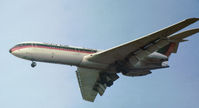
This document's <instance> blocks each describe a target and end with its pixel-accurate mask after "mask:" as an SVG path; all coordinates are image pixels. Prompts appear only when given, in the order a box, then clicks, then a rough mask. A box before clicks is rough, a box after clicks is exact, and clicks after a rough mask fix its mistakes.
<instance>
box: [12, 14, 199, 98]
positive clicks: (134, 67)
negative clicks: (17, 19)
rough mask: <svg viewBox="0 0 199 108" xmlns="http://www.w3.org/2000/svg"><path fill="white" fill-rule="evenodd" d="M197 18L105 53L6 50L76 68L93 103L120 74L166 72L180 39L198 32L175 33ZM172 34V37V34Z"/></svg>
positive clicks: (33, 46)
mask: <svg viewBox="0 0 199 108" xmlns="http://www.w3.org/2000/svg"><path fill="white" fill-rule="evenodd" d="M198 20H199V18H189V19H185V20H183V21H181V22H178V23H176V24H174V25H171V26H169V27H167V28H164V29H161V30H159V31H157V32H154V33H151V34H148V35H146V36H143V37H141V38H138V39H136V40H133V41H130V42H127V43H124V44H122V45H119V46H116V47H113V48H110V49H107V50H95V49H87V48H81V47H72V46H65V45H56V44H48V43H42V42H22V43H20V44H17V45H16V46H14V47H13V48H11V49H10V50H9V52H10V53H11V54H13V55H14V56H16V57H19V58H22V59H26V60H30V61H32V63H31V66H32V67H35V66H36V61H38V62H48V63H56V64H64V65H72V66H77V71H76V75H77V79H78V83H79V87H80V91H81V94H82V98H83V99H84V100H86V101H90V102H94V100H95V98H96V96H97V94H99V95H100V96H102V95H103V94H104V92H105V90H106V88H107V87H111V86H112V85H113V82H114V81H116V80H117V79H118V78H119V76H118V73H122V74H123V75H125V76H129V77H138V76H145V75H148V74H151V73H152V72H151V70H154V69H160V68H168V67H169V65H168V59H169V57H170V55H171V54H172V53H176V52H177V49H178V46H179V43H181V42H185V41H187V40H185V39H184V38H186V37H189V36H191V35H193V34H196V33H198V32H199V28H196V29H191V30H187V31H184V32H180V33H176V32H178V31H179V30H181V29H183V28H185V27H187V26H189V25H191V24H193V23H195V22H196V21H198ZM174 33H175V34H174Z"/></svg>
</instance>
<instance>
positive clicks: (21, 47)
mask: <svg viewBox="0 0 199 108" xmlns="http://www.w3.org/2000/svg"><path fill="white" fill-rule="evenodd" d="M24 48H45V49H54V50H62V51H72V52H79V53H88V54H91V53H94V52H89V51H82V50H73V49H63V48H53V47H47V46H32V45H27V46H18V47H14V48H12V49H11V52H14V51H16V50H20V49H24Z"/></svg>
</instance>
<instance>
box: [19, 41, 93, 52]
mask: <svg viewBox="0 0 199 108" xmlns="http://www.w3.org/2000/svg"><path fill="white" fill-rule="evenodd" d="M18 46H45V47H51V48H59V49H70V50H76V51H88V52H97V50H89V49H80V48H71V47H66V46H56V45H45V44H32V43H23V44H19V45H16V47H18Z"/></svg>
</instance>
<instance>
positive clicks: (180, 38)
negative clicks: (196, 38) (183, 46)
mask: <svg viewBox="0 0 199 108" xmlns="http://www.w3.org/2000/svg"><path fill="white" fill-rule="evenodd" d="M198 32H199V28H197V29H192V30H187V31H184V32H181V33H178V34H175V35H172V36H169V40H170V41H171V42H170V44H168V45H167V46H165V47H163V48H161V49H159V50H158V51H157V52H159V53H161V54H164V55H166V56H167V57H169V56H170V55H171V53H177V50H178V46H179V43H180V42H185V41H188V40H184V38H186V37H189V36H191V35H193V34H196V33H198Z"/></svg>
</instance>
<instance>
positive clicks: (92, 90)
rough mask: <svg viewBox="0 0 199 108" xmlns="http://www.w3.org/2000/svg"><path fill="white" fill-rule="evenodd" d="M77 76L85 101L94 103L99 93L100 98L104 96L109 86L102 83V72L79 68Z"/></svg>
mask: <svg viewBox="0 0 199 108" xmlns="http://www.w3.org/2000/svg"><path fill="white" fill-rule="evenodd" d="M76 74H77V79H78V83H79V87H80V90H81V94H82V98H83V99H84V100H87V101H90V102H94V100H95V97H96V96H97V94H98V93H99V94H100V96H102V95H103V94H104V92H105V90H106V88H107V85H106V84H105V83H104V84H102V83H101V82H102V78H101V77H100V76H101V75H102V72H101V71H100V70H96V69H88V68H82V67H78V69H77V71H76ZM103 75H105V74H103ZM118 78H119V77H118ZM115 80H116V79H115ZM115 80H113V81H115Z"/></svg>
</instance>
